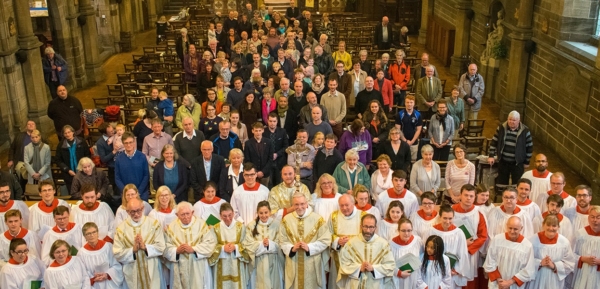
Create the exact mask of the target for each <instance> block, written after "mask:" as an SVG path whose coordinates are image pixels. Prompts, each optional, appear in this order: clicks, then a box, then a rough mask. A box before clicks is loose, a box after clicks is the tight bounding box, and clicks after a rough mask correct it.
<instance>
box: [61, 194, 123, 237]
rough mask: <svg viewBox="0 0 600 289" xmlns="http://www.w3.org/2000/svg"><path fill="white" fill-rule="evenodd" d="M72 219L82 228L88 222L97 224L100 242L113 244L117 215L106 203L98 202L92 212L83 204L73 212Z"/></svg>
mask: <svg viewBox="0 0 600 289" xmlns="http://www.w3.org/2000/svg"><path fill="white" fill-rule="evenodd" d="M71 219H72V220H73V222H75V223H76V224H79V225H81V226H82V227H83V225H85V223H87V222H93V223H94V224H96V226H98V239H100V240H104V241H106V242H112V241H113V239H114V238H115V214H113V211H112V210H111V209H110V207H109V206H108V204H106V203H103V202H96V204H95V205H94V207H93V208H92V209H91V210H88V209H87V208H86V207H85V206H84V205H83V203H81V204H79V206H76V207H74V208H73V209H72V210H71Z"/></svg>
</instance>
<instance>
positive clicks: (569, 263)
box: [527, 232, 576, 289]
mask: <svg viewBox="0 0 600 289" xmlns="http://www.w3.org/2000/svg"><path fill="white" fill-rule="evenodd" d="M529 241H530V242H531V244H532V245H533V254H534V258H535V267H536V268H537V269H538V270H537V273H536V275H535V280H533V281H531V282H529V285H528V287H527V288H528V289H563V288H565V279H566V278H567V276H568V275H569V274H571V272H573V269H574V268H575V263H576V260H575V255H574V254H573V250H572V249H571V243H570V242H569V240H567V238H565V237H564V236H562V235H560V234H557V235H556V237H555V238H554V239H549V238H547V237H546V236H545V235H544V232H539V233H537V234H535V235H534V236H533V237H531V238H530V239H529ZM546 256H548V257H550V259H551V260H552V262H553V263H554V265H555V266H556V273H555V272H553V271H552V269H550V268H548V267H541V265H540V263H541V262H542V259H544V258H546Z"/></svg>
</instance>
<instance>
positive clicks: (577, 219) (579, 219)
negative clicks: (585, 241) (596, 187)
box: [564, 185, 592, 232]
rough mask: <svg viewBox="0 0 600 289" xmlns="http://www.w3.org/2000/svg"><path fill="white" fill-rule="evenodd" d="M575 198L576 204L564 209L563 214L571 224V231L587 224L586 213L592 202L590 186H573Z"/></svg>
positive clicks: (587, 213)
mask: <svg viewBox="0 0 600 289" xmlns="http://www.w3.org/2000/svg"><path fill="white" fill-rule="evenodd" d="M575 199H576V200H577V206H575V207H574V208H568V209H566V210H565V211H564V215H565V216H566V217H567V218H569V220H571V223H572V224H573V230H574V231H573V232H577V231H578V230H579V229H581V228H585V227H586V226H587V225H589V222H588V215H589V213H590V208H591V204H590V203H591V202H592V188H590V187H589V186H586V185H579V186H577V187H575Z"/></svg>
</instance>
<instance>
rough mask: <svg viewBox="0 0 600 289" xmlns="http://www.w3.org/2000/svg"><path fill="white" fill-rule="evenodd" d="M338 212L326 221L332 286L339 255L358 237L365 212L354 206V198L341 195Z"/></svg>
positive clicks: (335, 277)
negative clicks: (349, 242) (328, 234)
mask: <svg viewBox="0 0 600 289" xmlns="http://www.w3.org/2000/svg"><path fill="white" fill-rule="evenodd" d="M338 205H339V207H340V209H339V210H337V211H335V212H333V213H332V214H331V216H330V217H329V220H328V221H327V228H328V229H329V233H330V234H331V240H332V242H331V250H330V252H331V259H332V261H331V262H330V265H329V284H334V283H335V282H336V280H337V277H338V268H339V267H340V259H339V253H340V251H341V250H342V248H344V246H345V245H346V243H348V241H349V240H350V239H352V238H353V237H355V236H358V235H360V232H361V231H360V220H361V218H362V216H364V215H366V213H365V212H363V211H360V210H358V209H357V208H356V207H355V206H354V197H352V196H351V195H348V194H344V195H342V196H341V197H340V198H339V200H338Z"/></svg>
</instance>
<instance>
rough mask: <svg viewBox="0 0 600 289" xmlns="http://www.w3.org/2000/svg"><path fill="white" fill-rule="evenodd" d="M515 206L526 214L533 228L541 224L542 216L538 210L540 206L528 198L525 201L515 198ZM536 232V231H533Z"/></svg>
mask: <svg viewBox="0 0 600 289" xmlns="http://www.w3.org/2000/svg"><path fill="white" fill-rule="evenodd" d="M517 207H519V208H520V209H521V210H522V211H523V213H525V215H526V216H528V217H529V219H530V220H531V224H532V225H533V227H534V228H535V229H537V228H539V227H541V226H542V222H543V221H544V220H543V217H542V211H540V206H538V204H536V203H535V202H533V201H532V200H530V199H526V200H525V202H522V203H521V202H519V200H518V199H517ZM534 232H537V231H534Z"/></svg>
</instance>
